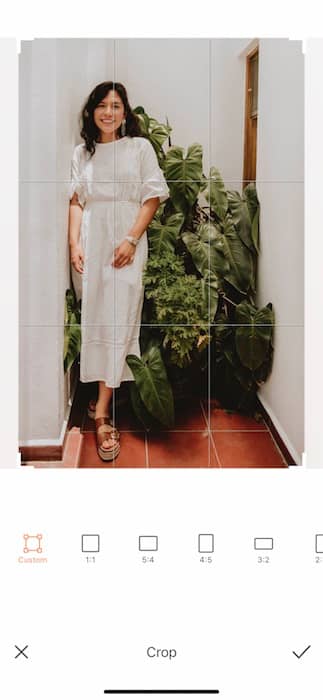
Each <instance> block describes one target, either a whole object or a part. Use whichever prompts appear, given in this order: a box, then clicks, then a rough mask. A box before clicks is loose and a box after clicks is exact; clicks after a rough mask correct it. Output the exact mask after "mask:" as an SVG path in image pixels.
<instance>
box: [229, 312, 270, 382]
mask: <svg viewBox="0 0 323 700" xmlns="http://www.w3.org/2000/svg"><path fill="white" fill-rule="evenodd" d="M235 321H236V323H237V325H238V328H237V330H236V333H235V344H236V349H237V353H238V355H239V358H240V360H241V362H242V364H243V365H244V366H245V367H248V368H249V369H250V370H252V371H254V370H256V369H258V367H260V365H262V363H263V362H264V361H265V360H266V358H267V357H268V353H269V350H270V343H271V338H272V333H273V324H274V314H273V311H272V307H271V305H270V304H268V305H267V306H265V307H264V308H262V309H259V310H257V309H256V308H254V307H253V306H251V304H249V303H248V302H246V301H243V302H241V304H239V305H238V306H237V307H236V311H235Z"/></svg>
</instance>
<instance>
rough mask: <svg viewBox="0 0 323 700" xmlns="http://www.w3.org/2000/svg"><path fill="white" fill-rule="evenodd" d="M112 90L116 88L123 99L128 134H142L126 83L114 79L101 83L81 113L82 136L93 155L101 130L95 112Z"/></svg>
mask: <svg viewBox="0 0 323 700" xmlns="http://www.w3.org/2000/svg"><path fill="white" fill-rule="evenodd" d="M110 90H115V91H116V92H117V93H118V95H119V97H120V99H121V100H122V103H123V106H124V110H125V119H126V134H127V136H141V130H140V125H139V121H138V119H137V117H136V115H135V114H134V112H133V111H132V109H131V107H130V104H129V101H128V95H127V91H126V88H125V87H124V85H122V83H114V82H113V81H112V80H110V81H108V82H106V83H100V84H99V85H97V86H96V87H95V88H94V90H92V92H91V94H90V95H89V97H88V98H87V100H86V103H85V105H84V107H83V109H82V112H81V115H80V123H81V136H82V138H83V139H84V141H85V145H86V150H87V151H89V153H90V154H91V156H93V155H94V153H95V144H96V142H97V141H98V138H99V136H100V130H99V129H98V127H97V126H96V124H95V122H94V116H93V113H94V110H95V109H96V107H97V106H98V104H100V102H101V100H103V99H104V98H105V97H106V96H107V94H108V92H110ZM120 129H121V127H119V129H118V132H117V133H118V135H119V136H121V131H120Z"/></svg>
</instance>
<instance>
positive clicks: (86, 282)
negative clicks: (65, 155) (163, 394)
mask: <svg viewBox="0 0 323 700" xmlns="http://www.w3.org/2000/svg"><path fill="white" fill-rule="evenodd" d="M75 192H76V193H77V195H78V200H79V203H80V204H81V205H82V207H83V213H82V223H81V230H80V240H81V244H82V247H83V251H84V266H83V274H82V275H80V274H79V273H76V274H77V275H78V277H79V278H80V281H81V291H80V294H79V296H81V298H82V304H81V353H80V379H81V381H82V382H94V381H104V382H105V385H106V386H108V387H112V388H117V387H119V386H120V384H121V382H123V381H131V380H133V379H134V376H133V373H132V371H131V370H130V368H129V367H128V365H127V362H126V357H127V355H129V354H132V355H136V356H137V357H140V346H139V332H140V325H141V314H142V306H143V300H144V285H143V280H142V277H143V270H144V267H145V264H146V261H147V257H148V242H147V232H146V231H145V232H144V233H143V234H142V236H141V238H140V239H139V242H138V244H137V247H136V250H135V251H134V260H133V262H132V263H130V264H129V265H125V266H123V267H121V268H115V267H114V266H113V265H112V261H113V259H114V251H115V248H116V247H117V246H118V245H120V243H121V242H122V241H123V240H124V238H125V236H126V235H128V234H130V233H131V231H130V229H131V227H132V226H133V224H134V222H135V220H136V218H137V216H138V212H139V210H140V207H141V206H142V204H143V203H144V202H146V201H147V200H148V199H150V198H152V197H159V199H160V202H161V203H162V202H164V201H165V200H166V199H167V198H168V197H169V189H168V186H167V183H166V180H165V178H164V175H163V172H162V170H161V168H160V167H159V164H158V160H157V156H156V153H155V151H154V148H153V146H152V145H151V143H150V141H148V139H146V138H144V137H141V136H134V137H130V136H124V137H122V138H120V139H118V140H116V141H112V142H109V143H97V144H96V150H95V153H94V155H93V156H92V157H90V154H89V152H88V151H87V150H86V148H85V145H83V144H80V145H78V146H76V147H75V149H74V153H73V157H72V168H71V183H70V192H69V195H70V198H71V197H72V196H73V194H74V193H75ZM73 274H74V277H73V280H74V279H75V273H73Z"/></svg>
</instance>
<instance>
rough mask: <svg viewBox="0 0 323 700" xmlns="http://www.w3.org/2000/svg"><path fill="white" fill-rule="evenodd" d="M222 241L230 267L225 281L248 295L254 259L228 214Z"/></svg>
mask: <svg viewBox="0 0 323 700" xmlns="http://www.w3.org/2000/svg"><path fill="white" fill-rule="evenodd" d="M222 239H223V240H222V244H223V250H224V255H225V257H226V259H227V261H228V262H229V265H230V270H229V272H228V273H226V274H225V279H226V280H227V282H229V284H231V285H232V286H233V287H234V288H235V289H237V290H238V291H239V292H242V294H246V293H247V292H248V290H249V289H250V286H251V284H252V274H253V268H252V257H251V253H250V251H249V250H248V248H247V247H246V246H245V245H244V243H243V242H242V240H241V239H240V237H239V236H238V234H237V231H236V229H235V227H234V225H233V222H232V218H231V216H230V215H228V214H227V216H226V218H225V221H224V226H223V236H222Z"/></svg>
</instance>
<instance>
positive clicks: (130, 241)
mask: <svg viewBox="0 0 323 700" xmlns="http://www.w3.org/2000/svg"><path fill="white" fill-rule="evenodd" d="M125 241H129V243H131V244H132V245H134V246H135V247H136V245H137V244H138V238H135V237H134V236H126V237H125Z"/></svg>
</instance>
